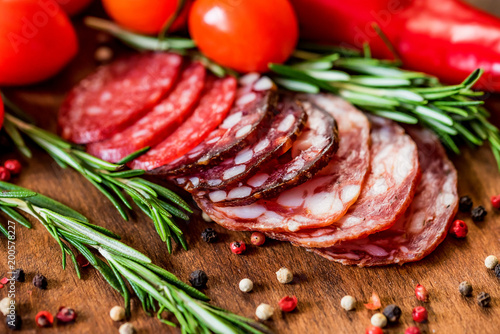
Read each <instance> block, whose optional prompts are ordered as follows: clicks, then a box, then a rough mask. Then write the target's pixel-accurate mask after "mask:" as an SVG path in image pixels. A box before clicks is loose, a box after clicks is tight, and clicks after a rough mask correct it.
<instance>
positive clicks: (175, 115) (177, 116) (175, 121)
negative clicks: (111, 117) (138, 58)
mask: <svg viewBox="0 0 500 334" xmlns="http://www.w3.org/2000/svg"><path fill="white" fill-rule="evenodd" d="M204 81H205V68H204V67H203V65H201V64H200V63H191V64H189V65H188V66H187V67H186V68H185V69H184V70H183V72H182V74H181V76H180V79H179V82H177V84H176V85H175V87H174V89H173V90H172V92H171V93H170V94H168V95H167V97H165V98H164V99H163V100H162V101H160V103H158V104H157V105H156V106H155V107H154V108H153V109H152V110H151V111H150V112H148V113H147V114H146V115H145V116H144V117H142V118H141V119H139V120H138V121H137V122H135V123H134V124H133V125H131V126H129V127H128V128H126V129H125V130H123V131H121V132H118V133H117V134H115V135H114V136H113V137H111V138H109V139H107V140H104V141H101V142H97V143H92V144H90V145H88V146H87V151H88V152H89V153H90V154H92V155H95V156H96V157H98V158H101V159H104V160H106V161H110V162H117V161H120V160H122V159H123V158H124V157H126V156H127V155H129V154H131V153H133V152H135V151H137V150H139V149H141V148H143V147H146V146H155V145H156V144H158V143H160V142H161V141H162V140H163V139H165V138H166V137H167V136H168V135H170V134H171V133H172V132H173V131H174V130H175V129H176V128H177V127H178V126H179V125H180V124H181V123H182V122H183V121H184V120H185V118H186V117H187V116H188V115H189V113H190V112H191V111H192V108H193V107H194V105H195V104H196V102H198V99H199V97H200V94H201V91H202V89H203V85H204Z"/></svg>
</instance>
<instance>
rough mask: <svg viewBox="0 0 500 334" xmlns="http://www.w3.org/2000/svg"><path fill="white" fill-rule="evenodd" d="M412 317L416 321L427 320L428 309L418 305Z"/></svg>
mask: <svg viewBox="0 0 500 334" xmlns="http://www.w3.org/2000/svg"><path fill="white" fill-rule="evenodd" d="M411 317H412V318H413V320H415V321H416V322H424V321H426V320H427V310H426V309H425V307H423V306H417V307H415V308H414V309H413V311H412V312H411Z"/></svg>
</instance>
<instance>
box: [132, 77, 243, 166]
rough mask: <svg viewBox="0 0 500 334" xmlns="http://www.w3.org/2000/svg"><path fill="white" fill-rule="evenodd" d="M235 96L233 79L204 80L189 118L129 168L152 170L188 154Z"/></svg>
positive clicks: (227, 107) (214, 125) (224, 112)
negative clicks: (201, 91)
mask: <svg viewBox="0 0 500 334" xmlns="http://www.w3.org/2000/svg"><path fill="white" fill-rule="evenodd" d="M235 96H236V79H235V78H233V77H231V76H228V77H225V78H214V77H212V76H210V77H208V78H207V80H206V82H205V88H204V91H203V93H202V95H201V97H200V101H199V103H198V105H197V106H196V108H195V109H194V111H193V114H192V115H191V116H190V117H189V118H188V119H186V120H185V121H184V123H182V124H181V126H180V127H179V128H178V129H177V130H175V131H174V132H173V133H172V134H171V135H170V136H168V137H167V138H165V140H163V141H162V142H161V143H159V144H158V145H156V146H154V147H153V148H152V149H151V150H150V151H149V152H147V153H146V154H144V155H142V156H140V157H139V158H137V159H135V160H133V161H132V162H131V163H130V167H131V168H133V169H145V170H152V169H155V168H158V167H160V166H163V165H165V164H167V163H170V162H172V161H174V160H175V159H177V158H179V157H181V156H183V155H184V154H186V153H187V152H189V151H190V150H191V149H192V148H193V147H196V145H198V144H199V143H200V142H202V141H203V140H204V139H205V138H206V137H207V136H208V135H209V134H210V132H212V131H213V130H214V129H215V128H216V127H217V126H219V124H221V123H222V121H223V120H224V118H225V117H226V115H227V113H228V112H229V109H231V106H232V105H233V102H234V98H235Z"/></svg>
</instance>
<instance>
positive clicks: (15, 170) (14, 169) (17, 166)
mask: <svg viewBox="0 0 500 334" xmlns="http://www.w3.org/2000/svg"><path fill="white" fill-rule="evenodd" d="M3 166H4V167H5V168H7V169H8V170H9V172H10V173H11V174H13V175H17V174H19V173H21V170H22V169H23V166H22V165H21V163H20V162H19V161H18V160H15V159H10V160H7V161H5V162H4V164H3Z"/></svg>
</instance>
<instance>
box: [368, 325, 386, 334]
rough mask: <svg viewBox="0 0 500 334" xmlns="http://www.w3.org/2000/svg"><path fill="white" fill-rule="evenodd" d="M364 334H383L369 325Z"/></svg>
mask: <svg viewBox="0 0 500 334" xmlns="http://www.w3.org/2000/svg"><path fill="white" fill-rule="evenodd" d="M365 334H384V331H382V329H381V328H380V327H377V326H373V325H370V326H369V327H367V328H366V331H365Z"/></svg>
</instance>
